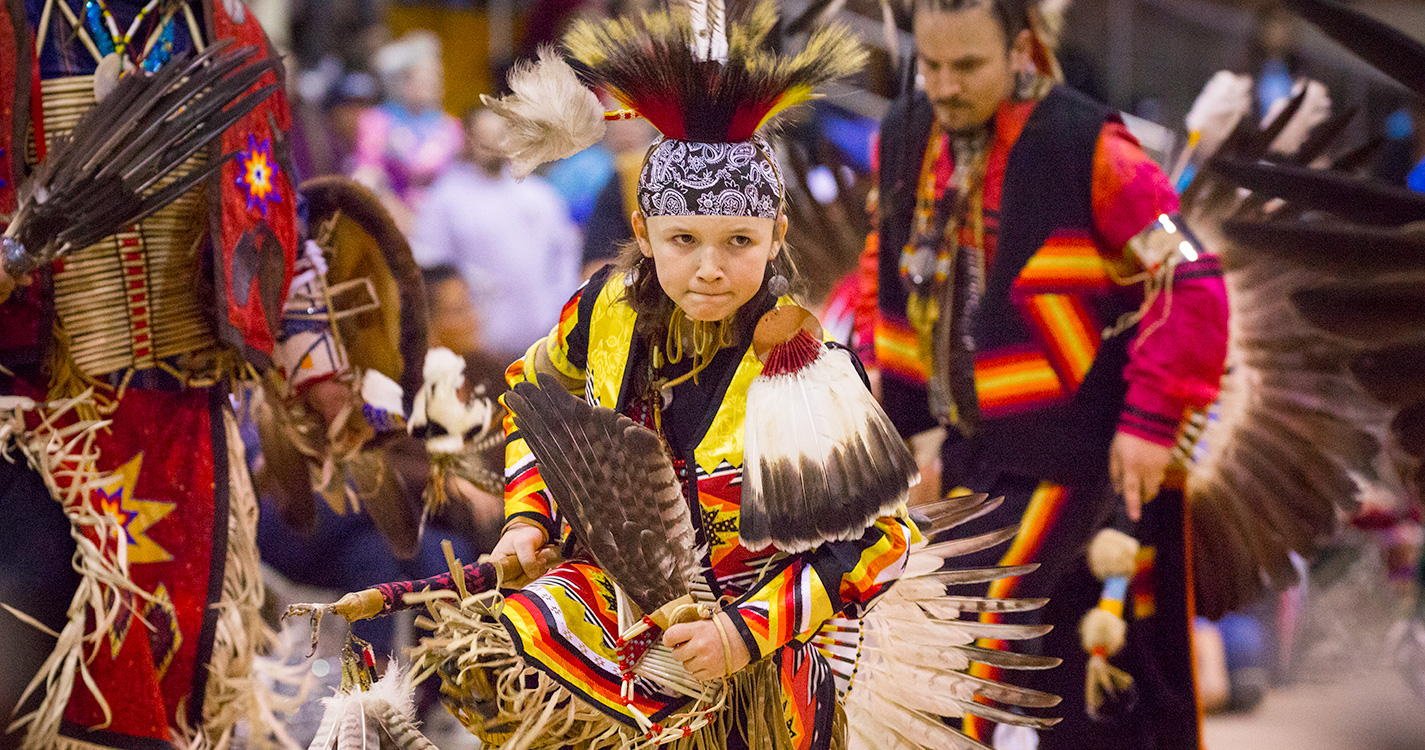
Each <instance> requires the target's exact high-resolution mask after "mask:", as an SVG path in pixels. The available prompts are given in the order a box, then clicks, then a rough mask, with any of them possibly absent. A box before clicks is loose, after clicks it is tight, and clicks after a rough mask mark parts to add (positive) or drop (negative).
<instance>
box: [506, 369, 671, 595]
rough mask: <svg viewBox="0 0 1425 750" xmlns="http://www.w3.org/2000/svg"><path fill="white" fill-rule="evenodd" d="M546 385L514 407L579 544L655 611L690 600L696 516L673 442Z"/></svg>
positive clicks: (544, 381)
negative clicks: (669, 447) (667, 444)
mask: <svg viewBox="0 0 1425 750" xmlns="http://www.w3.org/2000/svg"><path fill="white" fill-rule="evenodd" d="M537 383H538V385H536V384H535V383H528V382H525V383H519V384H517V385H515V387H514V391H513V392H512V393H507V394H505V405H506V406H507V407H508V408H509V410H510V413H511V414H512V415H513V416H514V421H515V428H516V429H517V430H518V434H519V436H520V437H523V438H524V439H525V441H526V442H527V443H528V444H529V447H530V450H531V451H532V452H533V453H534V457H535V461H536V462H537V463H538V465H539V469H540V475H541V476H542V477H543V479H544V481H545V483H546V484H547V485H548V486H549V490H550V492H551V493H552V494H553V496H554V501H555V504H556V506H557V507H558V509H559V511H560V512H561V513H562V514H563V515H564V516H565V518H566V519H567V520H568V522H569V525H570V527H571V528H572V529H573V530H574V535H575V537H576V538H577V539H578V541H579V543H580V544H581V545H582V546H583V547H584V548H585V549H587V550H588V551H589V554H590V555H592V556H593V558H594V562H596V563H597V564H598V566H599V567H600V568H603V570H604V571H605V572H606V573H608V574H609V575H610V576H612V577H613V579H614V580H615V581H616V582H618V585H619V587H620V588H622V589H623V591H624V593H625V594H627V595H628V598H629V599H630V600H631V601H632V602H633V603H634V604H636V605H637V606H638V608H639V609H640V610H642V612H643V614H645V615H647V614H651V613H652V612H654V611H655V610H657V609H658V608H659V607H662V606H663V605H664V604H667V603H669V602H672V601H675V600H678V599H681V598H683V597H685V596H688V595H689V592H690V588H689V583H690V581H691V580H692V579H693V576H695V575H697V573H698V568H697V561H696V559H695V558H694V556H693V545H694V544H695V533H694V530H693V520H692V514H691V511H690V510H689V508H688V502H687V500H685V499H684V498H683V492H682V486H681V485H680V484H679V483H678V479H677V476H676V475H675V474H674V472H673V464H672V462H671V461H669V459H668V455H667V453H666V452H665V450H664V448H663V441H662V440H661V439H660V438H659V437H658V435H657V434H655V433H654V432H653V431H652V430H649V429H647V428H645V427H643V426H641V425H638V424H635V423H634V422H633V420H631V419H629V418H628V417H625V416H623V415H621V414H618V413H617V412H614V411H612V410H610V409H605V408H603V407H597V406H591V405H590V404H589V403H588V402H586V401H584V400H583V399H581V398H579V397H577V396H574V395H572V394H570V393H569V392H568V391H566V390H564V387H563V386H561V385H560V384H559V382H558V381H557V380H555V379H554V378H553V377H551V376H549V375H544V374H541V375H539V376H538V379H537Z"/></svg>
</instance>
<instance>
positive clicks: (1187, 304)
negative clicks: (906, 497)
mask: <svg viewBox="0 0 1425 750" xmlns="http://www.w3.org/2000/svg"><path fill="white" fill-rule="evenodd" d="M1026 5H1027V4H1026V2H1025V0H916V2H915V15H914V26H915V37H916V44H917V48H918V69H919V74H920V75H919V79H920V81H919V82H920V86H919V87H918V89H919V90H917V91H915V92H914V93H912V94H910V95H907V96H905V97H902V98H901V99H900V100H898V101H896V102H895V103H894V104H892V106H891V109H890V111H889V112H888V113H887V115H886V118H885V120H884V121H883V123H882V130H881V141H880V168H881V173H880V207H881V219H880V225H879V227H878V237H877V238H875V239H876V241H873V242H870V243H868V247H869V248H871V249H869V250H868V252H869V253H876V254H877V255H878V257H877V258H876V263H875V267H876V268H877V269H878V272H877V280H876V283H875V284H874V286H875V288H874V289H867V290H863V292H864V293H866V294H874V295H875V296H876V309H877V319H876V321H875V327H876V336H875V356H874V360H875V364H876V366H878V367H879V369H880V372H881V383H882V389H883V401H884V403H885V406H886V410H887V412H888V413H889V414H890V415H891V418H892V419H893V420H894V421H895V423H896V424H897V426H898V427H899V429H900V430H901V432H902V434H903V435H904V436H905V437H907V438H915V440H914V441H913V442H914V443H915V444H917V445H918V446H924V445H925V444H926V442H927V439H926V436H927V435H928V436H934V435H936V434H937V433H939V432H943V433H944V434H948V437H947V438H945V439H944V441H943V444H942V447H941V448H940V450H939V460H938V463H939V468H940V472H939V473H940V475H941V477H942V487H941V488H940V489H942V490H943V491H951V490H954V489H960V490H962V491H965V490H968V491H975V492H987V493H990V494H992V495H1003V496H1004V498H1005V500H1004V504H1003V505H1002V506H1001V507H1000V508H999V510H997V511H995V512H994V513H991V514H989V515H988V516H986V517H983V518H980V519H976V520H974V521H972V522H970V524H968V526H969V527H970V529H969V531H968V532H967V533H974V532H975V531H990V530H994V529H998V528H1001V527H1004V526H1008V525H1011V524H1015V523H1020V524H1021V528H1020V531H1019V534H1018V536H1016V538H1015V540H1014V541H1013V543H1012V544H1011V546H1010V549H1009V550H1008V551H1007V552H1006V551H1004V550H1003V549H1002V548H996V549H992V550H988V551H986V552H985V553H983V554H984V555H985V557H984V558H983V559H982V560H981V562H984V563H985V564H994V563H997V562H998V563H1003V564H1025V563H1039V564H1040V568H1039V570H1037V571H1036V572H1034V573H1031V574H1029V575H1026V576H1022V577H1020V578H1018V579H1008V580H1004V581H997V582H995V583H994V584H992V585H991V587H990V588H991V592H992V593H994V594H996V595H999V596H1005V597H1015V598H1034V597H1045V596H1048V597H1051V601H1050V603H1049V604H1048V605H1047V606H1046V607H1045V608H1044V609H1042V610H1040V611H1038V612H1033V613H1020V614H1017V615H996V616H991V615H986V617H987V618H989V617H996V618H1002V619H1000V620H999V621H1002V622H1005V623H1025V622H1033V621H1036V620H1037V621H1040V622H1045V623H1052V624H1054V625H1055V626H1056V628H1055V630H1054V631H1053V632H1052V633H1050V634H1049V635H1048V636H1046V637H1045V638H1044V639H1042V641H1041V647H1042V648H1043V650H1044V651H1045V652H1046V653H1048V654H1051V655H1053V656H1058V657H1061V658H1063V659H1064V662H1065V663H1064V665H1063V666H1061V667H1059V668H1057V669H1053V670H1048V671H1047V672H1041V673H1032V672H1031V673H1025V675H1024V677H1023V678H1020V679H1019V680H1018V681H1019V682H1020V683H1022V684H1025V685H1026V686H1032V687H1035V688H1038V689H1041V690H1047V691H1050V692H1054V693H1056V694H1059V695H1062V696H1064V698H1065V700H1064V702H1063V703H1062V704H1061V706H1060V707H1059V708H1058V709H1056V712H1057V715H1059V716H1062V717H1063V722H1062V723H1061V724H1060V725H1059V726H1057V727H1055V728H1053V729H1049V730H1047V731H1045V732H1043V733H1041V739H1040V743H1041V744H1040V746H1041V747H1043V748H1055V747H1072V748H1080V747H1095V748H1116V747H1124V748H1194V749H1195V748H1197V746H1198V719H1197V711H1196V705H1195V698H1194V691H1193V682H1192V673H1191V651H1190V649H1189V638H1190V629H1189V628H1190V625H1189V623H1190V614H1191V611H1190V607H1189V604H1188V599H1187V596H1186V581H1187V570H1186V563H1185V550H1184V541H1183V530H1184V524H1185V519H1184V510H1183V502H1182V495H1181V492H1179V491H1164V492H1162V494H1161V496H1159V490H1160V487H1161V486H1162V485H1163V480H1164V475H1165V473H1166V472H1167V470H1168V468H1169V464H1170V458H1171V455H1172V447H1173V445H1174V444H1175V441H1176V439H1177V436H1178V428H1179V425H1180V423H1181V422H1182V421H1183V419H1184V417H1185V416H1187V415H1188V414H1189V413H1191V412H1193V411H1195V410H1201V409H1203V408H1205V407H1206V406H1207V405H1209V404H1210V403H1211V402H1212V401H1213V399H1214V398H1215V397H1216V393H1217V387H1218V382H1219V379H1220V377H1221V374H1222V367H1223V360H1224V358H1225V356H1226V342H1227V303H1226V293H1225V290H1224V288H1223V285H1222V278H1221V269H1220V267H1219V265H1218V262H1217V259H1216V258H1214V257H1212V256H1210V255H1207V254H1206V253H1204V252H1203V251H1202V250H1201V248H1199V247H1198V246H1197V245H1196V243H1195V242H1194V241H1193V240H1192V239H1191V237H1189V236H1188V235H1187V234H1186V233H1185V231H1184V230H1183V229H1181V228H1180V227H1181V222H1178V221H1177V219H1176V216H1175V211H1176V210H1177V205H1178V204H1177V197H1176V195H1174V193H1173V191H1172V188H1171V186H1170V184H1169V182H1168V179H1167V178H1166V177H1165V176H1164V175H1163V173H1162V171H1161V170H1160V169H1159V168H1158V167H1157V166H1156V165H1154V164H1153V163H1152V162H1151V161H1150V160H1149V159H1148V158H1147V156H1145V155H1144V154H1143V152H1142V150H1141V148H1140V147H1139V146H1138V143H1137V141H1136V140H1134V138H1133V137H1132V136H1131V135H1130V134H1129V133H1128V131H1127V129H1126V128H1125V127H1124V125H1123V123H1122V122H1121V121H1120V120H1119V118H1118V117H1117V116H1116V114H1114V113H1113V112H1111V111H1110V110H1108V109H1106V108H1104V107H1102V106H1101V105H1098V104H1096V103H1094V102H1092V101H1090V100H1088V99H1086V98H1084V97H1082V96H1080V95H1078V94H1076V93H1074V92H1072V91H1070V90H1068V89H1066V88H1063V87H1061V86H1054V85H1053V84H1052V80H1053V79H1052V76H1053V71H1054V69H1055V64H1054V61H1053V56H1052V53H1050V52H1049V50H1048V49H1047V48H1046V47H1045V46H1044V44H1043V43H1042V42H1041V41H1040V38H1041V37H1040V35H1038V34H1036V30H1037V28H1038V24H1037V18H1036V16H1035V15H1034V14H1033V13H1032V12H1031V9H1030V8H1028V7H1026ZM876 248H879V250H877V249H876ZM867 286H871V285H870V284H868V285H867ZM930 442H932V443H933V442H934V439H933V437H932V438H931V440H930ZM931 455H932V456H933V455H934V453H933V449H932V453H931ZM926 463H927V467H926V468H927V471H926V472H925V473H926V475H927V478H928V479H929V480H930V481H932V482H933V477H934V476H935V475H936V473H937V472H936V471H935V470H934V464H935V463H936V461H934V460H933V459H932V460H930V461H928V462H926ZM1155 497H1156V498H1157V499H1156V502H1154V503H1152V504H1151V505H1146V503H1147V502H1148V501H1149V500H1153V499H1154V498H1155ZM1119 498H1121V499H1119ZM1105 527H1118V528H1120V529H1122V530H1123V531H1126V532H1129V533H1130V534H1132V535H1133V536H1134V537H1136V538H1137V540H1138V541H1141V543H1142V546H1141V549H1139V548H1138V545H1137V544H1135V543H1134V540H1133V539H1131V538H1130V537H1128V536H1125V535H1122V534H1118V535H1116V536H1115V535H1113V534H1104V535H1103V537H1104V541H1105V544H1106V545H1107V546H1106V547H1105V548H1103V549H1104V550H1106V551H1108V552H1113V553H1114V554H1099V555H1098V556H1097V557H1096V558H1095V563H1096V564H1095V566H1094V568H1093V570H1092V571H1091V570H1090V563H1089V560H1088V555H1086V548H1087V547H1088V545H1089V541H1090V539H1091V538H1095V534H1096V533H1097V532H1099V531H1100V530H1101V529H1104V528H1105ZM1095 549H1096V550H1097V549H1099V548H1098V547H1097V546H1096V547H1095ZM1135 550H1136V552H1135ZM1105 561H1108V562H1105ZM1095 573H1098V574H1099V575H1100V576H1102V577H1103V578H1104V579H1112V578H1120V579H1122V578H1126V579H1128V580H1129V581H1130V583H1129V585H1128V586H1127V589H1126V591H1125V590H1122V588H1123V587H1122V585H1121V584H1119V585H1117V586H1113V585H1110V586H1105V585H1104V584H1103V583H1101V582H1100V580H1099V579H1098V577H1096V575H1095ZM1101 591H1103V592H1105V594H1104V596H1103V601H1102V602H1100V592H1101ZM1096 605H1098V606H1096ZM1125 605H1126V606H1125ZM1090 610H1092V611H1093V612H1092V615H1091V616H1088V617H1086V616H1085V613H1086V612H1089V611H1090ZM1100 613H1102V614H1100ZM1031 618H1032V619H1031ZM1081 618H1083V619H1084V622H1085V627H1084V629H1083V636H1082V637H1081V635H1080V633H1079V630H1080V628H1079V623H1080V619H1081ZM1105 619H1106V620H1108V622H1107V623H1105V622H1104V620H1105ZM1125 620H1126V621H1129V622H1131V626H1130V627H1129V629H1128V633H1129V635H1128V637H1127V639H1126V645H1125V642H1124V638H1123V636H1122V628H1121V625H1122V623H1123V622H1124V621H1125ZM1115 623H1117V624H1115ZM1115 631H1116V632H1115ZM988 645H994V646H1001V645H1003V644H1000V643H993V642H992V643H990V644H988ZM1110 664H1111V665H1112V667H1113V668H1117V669H1122V670H1124V671H1126V672H1127V673H1129V674H1131V675H1132V676H1133V678H1134V680H1135V683H1136V684H1135V688H1136V696H1137V700H1136V705H1130V704H1131V703H1133V702H1132V701H1128V700H1124V697H1125V695H1124V694H1125V692H1126V691H1120V693H1119V696H1118V697H1119V700H1117V701H1112V700H1110V701H1104V700H1100V699H1097V698H1090V699H1087V700H1086V697H1085V696H1086V692H1087V693H1091V692H1092V691H1086V688H1085V683H1086V677H1088V678H1089V682H1090V684H1096V685H1105V684H1108V685H1117V686H1120V687H1121V683H1116V682H1114V681H1113V679H1112V676H1111V675H1114V674H1118V673H1117V672H1113V671H1112V669H1111V668H1110V666H1109V665H1110ZM973 668H974V669H975V670H979V671H982V672H988V671H990V670H991V668H990V667H988V666H986V665H973ZM1090 714H1096V717H1095V718H1091V717H1090ZM965 729H966V731H967V733H969V734H971V735H972V736H978V737H979V738H980V739H981V741H983V742H986V743H987V744H988V743H990V742H991V741H992V740H991V737H990V734H989V733H990V732H991V731H992V727H991V726H989V725H985V724H984V723H983V722H979V721H978V720H975V721H972V720H969V719H967V721H966V727H965Z"/></svg>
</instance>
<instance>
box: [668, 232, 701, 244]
mask: <svg viewBox="0 0 1425 750" xmlns="http://www.w3.org/2000/svg"><path fill="white" fill-rule="evenodd" d="M673 241H674V242H676V243H678V244H679V245H691V244H693V243H694V242H695V241H696V240H694V239H693V235H691V234H679V235H674V237H673Z"/></svg>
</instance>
